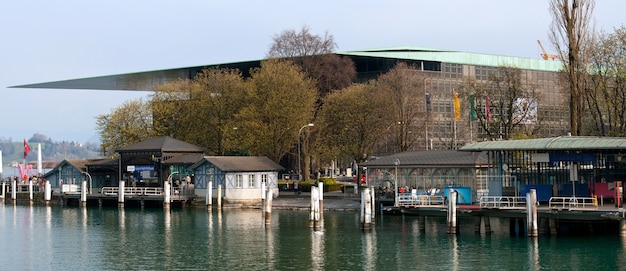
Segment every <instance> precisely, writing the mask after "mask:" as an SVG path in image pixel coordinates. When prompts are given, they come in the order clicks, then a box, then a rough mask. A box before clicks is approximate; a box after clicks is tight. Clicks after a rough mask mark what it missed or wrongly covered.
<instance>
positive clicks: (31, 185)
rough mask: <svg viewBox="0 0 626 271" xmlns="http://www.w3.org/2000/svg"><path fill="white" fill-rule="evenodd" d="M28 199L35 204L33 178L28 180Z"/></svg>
mask: <svg viewBox="0 0 626 271" xmlns="http://www.w3.org/2000/svg"><path fill="white" fill-rule="evenodd" d="M28 201H29V202H30V204H33V180H28Z"/></svg>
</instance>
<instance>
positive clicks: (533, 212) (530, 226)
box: [526, 189, 539, 237]
mask: <svg viewBox="0 0 626 271" xmlns="http://www.w3.org/2000/svg"><path fill="white" fill-rule="evenodd" d="M526 234H527V235H528V236H529V237H537V236H538V234H539V232H538V230H537V190H536V189H531V190H530V192H528V193H527V194H526Z"/></svg>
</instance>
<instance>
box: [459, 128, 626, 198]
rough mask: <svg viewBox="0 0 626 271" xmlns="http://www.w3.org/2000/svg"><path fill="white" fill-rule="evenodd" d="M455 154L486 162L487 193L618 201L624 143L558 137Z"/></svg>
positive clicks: (624, 172) (471, 147) (624, 173)
mask: <svg viewBox="0 0 626 271" xmlns="http://www.w3.org/2000/svg"><path fill="white" fill-rule="evenodd" d="M460 151H461V152H470V153H476V154H478V153H484V154H486V155H487V157H488V161H489V166H488V176H489V178H488V187H487V189H488V193H489V195H491V196H501V195H504V196H513V195H514V196H517V195H524V194H526V192H528V191H529V190H530V189H536V190H537V197H538V200H539V201H548V200H549V199H550V197H555V196H566V197H571V196H574V197H593V196H596V197H598V198H599V200H600V201H601V203H602V201H603V200H609V201H613V200H614V198H615V197H619V198H620V199H621V198H622V197H623V193H620V194H619V195H618V194H616V193H617V192H619V191H620V189H617V188H619V187H623V182H624V181H625V180H626V138H623V137H585V136H559V137H551V138H537V139H524V140H505V141H485V142H478V143H474V144H468V145H466V146H464V147H462V148H461V149H460Z"/></svg>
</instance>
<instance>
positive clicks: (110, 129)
mask: <svg viewBox="0 0 626 271" xmlns="http://www.w3.org/2000/svg"><path fill="white" fill-rule="evenodd" d="M96 125H97V128H96V129H97V130H98V133H99V134H100V139H101V140H102V143H101V148H102V153H103V155H105V156H111V155H113V154H114V153H115V150H117V149H119V148H122V147H124V146H126V145H129V144H132V143H136V142H139V141H142V140H145V139H148V138H151V137H153V136H154V131H153V129H152V110H151V107H150V104H149V103H146V102H144V101H143V99H141V98H140V99H136V100H131V101H127V102H124V103H123V104H122V105H121V106H119V107H116V108H114V109H113V110H112V111H111V113H110V114H104V115H99V116H97V117H96Z"/></svg>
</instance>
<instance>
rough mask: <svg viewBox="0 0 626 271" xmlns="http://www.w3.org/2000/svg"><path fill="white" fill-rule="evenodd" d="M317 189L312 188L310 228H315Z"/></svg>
mask: <svg viewBox="0 0 626 271" xmlns="http://www.w3.org/2000/svg"><path fill="white" fill-rule="evenodd" d="M316 196H317V187H316V186H311V199H310V207H309V228H314V227H315V204H316V201H317V198H316Z"/></svg>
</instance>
